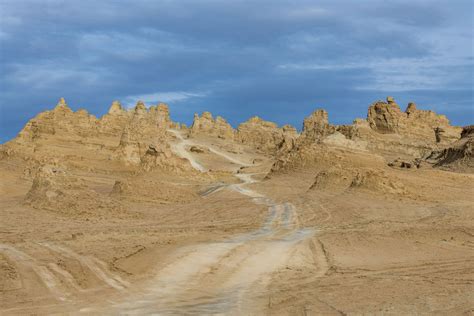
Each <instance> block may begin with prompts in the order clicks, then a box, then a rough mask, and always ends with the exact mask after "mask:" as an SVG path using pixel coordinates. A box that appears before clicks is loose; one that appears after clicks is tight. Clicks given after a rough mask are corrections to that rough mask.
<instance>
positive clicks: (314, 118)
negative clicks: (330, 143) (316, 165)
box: [301, 109, 336, 142]
mask: <svg viewBox="0 0 474 316" xmlns="http://www.w3.org/2000/svg"><path fill="white" fill-rule="evenodd" d="M335 131H336V128H335V127H334V126H333V125H330V124H329V120H328V113H327V112H326V111H325V110H323V109H318V110H316V111H314V112H313V113H312V114H311V115H310V116H308V117H306V118H305V119H304V121H303V131H302V133H301V138H302V140H303V141H305V142H319V141H321V140H322V139H323V138H325V137H326V136H328V135H330V134H333V133H334V132H335Z"/></svg>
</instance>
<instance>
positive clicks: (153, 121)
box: [113, 101, 192, 172]
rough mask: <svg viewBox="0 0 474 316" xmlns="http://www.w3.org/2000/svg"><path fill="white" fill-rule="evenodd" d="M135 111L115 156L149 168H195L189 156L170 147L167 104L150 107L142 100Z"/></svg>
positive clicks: (169, 122) (183, 169)
mask: <svg viewBox="0 0 474 316" xmlns="http://www.w3.org/2000/svg"><path fill="white" fill-rule="evenodd" d="M132 113H133V114H132V116H131V118H130V119H129V121H128V122H127V123H126V125H125V128H124V131H123V133H122V136H121V138H120V143H119V145H118V147H117V149H116V150H115V152H114V155H113V157H114V158H116V159H118V160H120V161H122V162H124V163H125V164H128V165H132V166H137V167H139V168H141V169H143V170H146V171H149V170H151V169H154V168H161V169H164V170H168V171H174V172H180V171H185V170H191V169H192V168H191V166H190V165H189V163H188V161H187V160H185V159H182V158H180V157H178V156H176V155H175V154H174V153H173V152H172V150H171V147H170V144H169V140H170V139H169V136H168V134H167V129H168V128H169V127H170V125H171V120H170V119H169V111H168V107H167V106H166V105H163V104H160V105H158V106H157V107H154V108H152V109H150V111H147V109H146V107H144V104H143V102H140V101H139V102H137V105H136V106H135V108H134V109H133V112H132Z"/></svg>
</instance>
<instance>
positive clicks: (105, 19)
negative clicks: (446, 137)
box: [0, 0, 474, 142]
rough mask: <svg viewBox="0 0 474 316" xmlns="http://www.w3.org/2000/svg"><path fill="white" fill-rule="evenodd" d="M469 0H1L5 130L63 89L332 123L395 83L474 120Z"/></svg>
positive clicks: (88, 97) (408, 94) (178, 112)
mask: <svg viewBox="0 0 474 316" xmlns="http://www.w3.org/2000/svg"><path fill="white" fill-rule="evenodd" d="M473 3H474V2H473V1H472V0H450V1H447V0H444V1H438V0H429V1H428V0H392V1H389V0H387V1H381V0H358V1H355V0H351V1H349V0H344V1H342V0H324V1H316V0H313V1H297V0H252V1H248V0H247V1H234V0H225V1H224V0H221V1H216V0H200V1H193V0H181V1H178V0H175V1H172V0H154V1H151V0H134V1H124V0H113V1H108V0H101V1H97V0H93V1H91V0H68V1H60V0H42V1H37V0H0V142H5V141H7V140H9V139H11V138H13V137H15V135H16V134H17V133H18V132H19V131H20V130H21V128H22V127H23V126H24V124H25V123H26V122H27V121H28V120H29V119H31V118H33V117H34V116H35V115H36V114H38V113H39V112H41V111H44V110H48V109H52V108H54V106H55V105H56V103H57V102H58V99H59V98H60V97H64V98H65V99H66V101H67V103H68V104H69V106H70V107H71V108H72V109H74V110H77V109H79V108H84V109H86V110H88V111H89V112H91V113H92V114H94V115H96V116H101V115H103V114H105V113H106V112H107V110H108V108H109V106H110V104H111V103H112V101H113V100H119V101H121V102H122V104H123V105H125V106H127V107H133V105H134V104H135V103H136V101H137V100H139V99H141V100H143V101H145V103H146V104H147V105H153V104H156V103H158V102H159V101H161V102H166V103H168V104H169V106H170V111H171V116H172V119H174V120H176V121H180V122H185V123H188V124H189V123H191V121H192V117H193V114H194V113H195V112H199V113H200V112H202V111H210V112H212V113H213V114H215V115H221V116H223V117H225V118H226V119H227V120H228V121H229V122H230V123H231V124H232V125H233V126H234V127H235V126H237V125H238V124H239V123H241V122H243V121H245V120H247V119H248V118H249V117H251V116H254V115H258V116H261V117H262V118H264V119H266V120H271V121H274V122H277V123H278V124H286V123H289V124H292V125H294V126H296V127H297V128H301V124H302V121H303V118H304V117H306V116H308V115H309V114H310V113H311V112H312V111H314V110H315V109H317V108H324V109H326V110H327V111H328V112H329V120H330V122H331V123H334V124H343V123H351V122H352V121H353V119H355V118H356V117H366V113H367V107H368V106H369V105H370V104H371V103H372V102H374V101H376V100H380V99H385V97H386V96H388V95H390V96H394V97H395V99H396V101H397V102H398V104H400V106H401V107H402V109H403V110H404V109H405V106H406V104H407V103H408V102H410V101H413V102H415V103H417V105H418V107H419V108H421V109H431V110H434V111H436V112H438V113H442V114H445V115H447V116H448V118H450V120H451V121H452V123H454V124H456V125H467V124H474V109H473V107H474V105H473V86H474V67H473V65H474V53H473V50H474V43H473V19H474V13H473V11H474V8H473Z"/></svg>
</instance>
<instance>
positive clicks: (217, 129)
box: [190, 112, 235, 140]
mask: <svg viewBox="0 0 474 316" xmlns="http://www.w3.org/2000/svg"><path fill="white" fill-rule="evenodd" d="M190 134H191V136H192V135H198V134H205V135H210V136H215V137H219V138H223V139H227V140H233V139H234V134H235V131H234V129H233V128H232V126H231V125H230V124H229V123H227V121H226V120H225V119H224V118H222V117H221V116H217V117H216V118H215V119H214V118H213V117H212V114H211V113H210V112H204V113H202V115H201V116H199V115H198V114H197V113H196V114H194V120H193V124H192V125H191V128H190Z"/></svg>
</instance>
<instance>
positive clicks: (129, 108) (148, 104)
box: [0, 96, 471, 144]
mask: <svg viewBox="0 0 474 316" xmlns="http://www.w3.org/2000/svg"><path fill="white" fill-rule="evenodd" d="M387 97H388V96H387ZM387 97H385V98H381V99H378V100H374V101H372V102H371V103H370V104H368V105H367V106H366V111H365V115H361V116H357V117H354V118H352V120H350V122H342V123H337V122H334V121H332V120H331V113H330V112H329V111H328V110H327V109H326V108H325V107H314V108H313V109H312V110H311V111H310V112H308V113H307V114H306V115H305V116H304V117H302V118H301V120H300V122H299V123H298V124H291V123H289V122H285V121H281V122H276V121H272V120H269V119H267V118H266V117H264V116H261V115H257V114H254V115H252V114H251V113H250V116H248V117H247V118H244V119H243V120H241V121H238V120H235V119H229V118H227V117H224V116H222V115H220V114H219V113H213V112H211V111H207V110H203V111H201V112H194V113H192V115H191V116H190V117H188V118H185V119H184V120H176V119H175V118H174V115H173V106H171V105H170V104H168V103H166V102H164V101H160V100H158V101H156V102H155V101H151V102H145V101H143V100H136V101H135V102H132V103H130V100H129V102H128V103H124V102H122V101H120V100H112V101H111V102H110V104H109V105H107V106H105V107H103V108H101V111H100V113H101V114H99V115H96V114H94V113H91V112H90V111H89V110H88V109H87V108H86V107H82V106H75V105H71V104H70V103H69V102H68V100H67V98H64V97H60V98H58V100H57V101H56V103H55V104H54V105H51V106H49V107H48V108H46V109H45V110H43V111H41V112H38V113H36V114H34V116H33V117H31V118H30V119H28V121H29V120H31V119H33V118H35V117H36V116H37V115H38V114H40V113H42V112H46V111H52V110H54V108H55V107H56V105H58V103H59V101H60V99H64V100H65V102H66V104H67V106H68V107H69V108H70V109H71V110H72V111H74V112H77V111H79V110H81V109H83V110H87V112H88V113H89V114H91V115H93V116H94V117H95V118H97V119H101V118H102V117H103V116H104V115H106V114H107V113H108V110H109V108H110V107H111V105H112V102H115V101H118V102H119V103H120V104H121V106H122V108H123V109H124V110H125V111H132V110H133V109H134V108H135V106H136V104H137V103H138V102H143V103H144V104H145V106H146V108H147V110H149V108H150V107H151V106H156V105H157V104H159V103H164V104H166V105H167V106H168V107H169V111H170V118H171V119H172V120H173V121H174V122H176V123H180V124H186V126H187V127H190V126H191V125H192V122H193V118H194V114H198V115H199V116H202V113H203V112H210V113H211V114H212V116H213V118H214V119H215V118H216V117H217V116H221V117H223V118H224V119H225V120H226V121H227V122H228V123H229V124H230V125H231V126H232V128H234V129H237V128H238V126H239V125H240V124H241V123H244V122H246V121H248V120H249V119H250V118H252V117H255V116H258V117H259V118H261V119H263V120H265V121H270V122H273V123H276V124H277V125H278V127H282V126H283V125H286V124H289V125H292V126H293V127H295V128H296V129H297V131H298V132H301V130H302V127H303V120H304V119H305V118H306V117H308V116H309V115H310V114H311V113H313V112H314V111H316V110H318V109H323V110H325V111H327V112H328V117H329V124H333V125H349V124H353V121H354V120H355V119H359V118H361V119H366V118H367V111H368V108H369V107H370V106H371V105H372V104H373V103H375V102H378V101H383V102H386V98H387ZM394 99H395V102H396V103H397V104H398V106H399V107H400V110H401V111H402V112H404V111H405V109H406V107H407V106H408V103H410V102H413V101H408V102H407V103H406V104H405V105H404V104H400V102H399V101H398V100H397V99H396V98H394ZM413 103H415V104H416V107H417V109H419V110H425V111H432V110H431V109H429V108H425V107H423V106H420V105H419V104H417V103H416V102H413ZM435 113H436V114H438V115H445V114H443V113H437V112H435ZM447 118H448V120H449V121H450V123H451V125H453V126H460V127H464V126H467V125H471V124H466V125H456V124H453V122H452V121H451V120H450V118H449V117H447ZM28 121H26V122H25V124H24V125H26V123H28ZM24 125H23V126H22V127H21V128H23V127H24ZM18 132H20V131H18ZM17 135H18V133H17V134H15V135H14V136H13V137H12V138H10V139H3V135H2V138H0V144H4V143H6V142H8V141H10V140H12V139H14V138H15V137H17Z"/></svg>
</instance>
